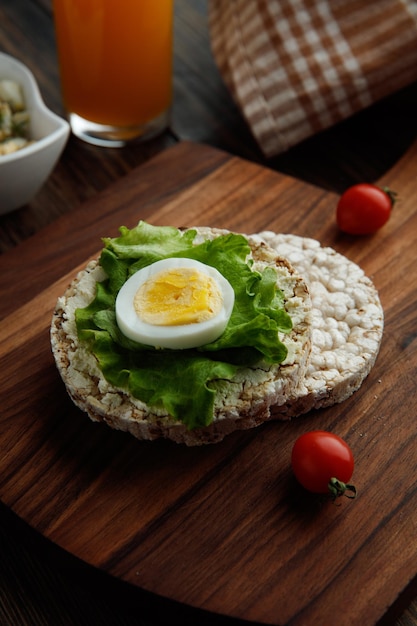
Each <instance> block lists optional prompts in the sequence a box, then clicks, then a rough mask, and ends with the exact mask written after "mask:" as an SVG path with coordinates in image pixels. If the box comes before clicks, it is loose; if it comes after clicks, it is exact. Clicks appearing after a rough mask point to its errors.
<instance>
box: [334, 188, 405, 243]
mask: <svg viewBox="0 0 417 626" xmlns="http://www.w3.org/2000/svg"><path fill="white" fill-rule="evenodd" d="M395 198H396V193H395V192H394V191H391V190H390V189H388V188H387V187H385V188H384V189H381V187H377V186H376V185H372V184H369V183H360V184H358V185H353V187H349V189H347V190H346V191H345V192H344V193H343V194H342V195H341V197H340V199H339V202H338V205H337V209H336V220H337V224H338V226H339V228H340V230H342V231H343V232H345V233H349V234H350V235H370V234H372V233H374V232H375V231H377V230H378V229H379V228H381V226H383V225H384V224H385V223H386V222H387V221H388V219H389V217H390V215H391V210H392V207H393V206H394V203H395Z"/></svg>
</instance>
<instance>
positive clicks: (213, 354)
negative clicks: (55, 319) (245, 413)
mask: <svg viewBox="0 0 417 626" xmlns="http://www.w3.org/2000/svg"><path fill="white" fill-rule="evenodd" d="M195 235H196V231H192V230H189V231H184V232H182V231H180V230H178V229H176V228H172V227H168V226H164V227H157V226H152V225H150V224H147V223H146V222H143V221H142V222H139V224H138V225H137V226H136V227H135V228H133V229H131V230H129V229H127V228H125V227H122V228H121V229H120V236H119V237H117V238H114V239H110V238H107V239H104V240H103V242H104V249H103V250H102V253H101V256H100V264H101V265H102V267H103V269H104V271H105V272H106V274H107V277H108V278H107V279H106V280H104V281H103V282H101V283H97V292H96V296H95V298H94V300H93V301H92V302H91V303H90V305H89V306H87V307H85V308H83V309H77V311H76V323H77V332H78V337H79V339H80V340H81V341H86V342H88V344H89V349H90V350H91V351H92V352H93V354H94V355H95V357H96V359H97V362H98V365H99V367H100V369H101V371H102V372H103V375H104V377H105V378H106V380H107V381H108V382H109V383H111V384H113V385H115V386H117V387H121V388H125V389H127V390H129V392H130V393H131V394H132V396H134V397H135V398H137V399H139V400H141V401H143V402H145V403H146V404H147V405H148V406H150V407H155V408H163V409H165V410H166V411H168V412H169V413H170V414H171V415H172V416H173V417H174V418H175V419H177V420H179V421H181V422H183V423H184V424H185V425H186V426H187V428H189V429H193V428H197V427H201V426H207V425H208V424H210V423H211V421H212V420H213V409H214V401H215V395H216V387H218V386H219V385H221V384H222V381H228V380H231V379H232V378H233V376H234V375H235V374H236V372H237V371H238V370H239V369H241V368H243V367H250V366H254V365H256V364H257V363H260V362H261V361H266V362H268V363H281V362H282V361H283V360H284V359H285V357H286V356H287V350H286V347H285V346H284V344H283V343H282V342H281V340H280V339H279V332H284V333H287V332H289V331H290V330H291V328H292V323H291V318H290V317H289V316H288V314H287V313H286V312H285V310H284V308H283V303H284V299H283V294H282V292H281V291H280V290H279V289H277V288H276V272H275V270H274V269H272V268H270V267H267V268H266V269H264V270H263V271H262V272H257V271H254V270H253V269H252V263H251V262H250V261H248V260H247V258H248V255H249V253H250V246H249V243H248V241H247V239H246V238H245V237H244V236H243V235H236V234H226V235H221V236H219V237H216V238H215V239H213V240H212V241H204V242H203V243H200V244H197V245H194V244H193V242H194V239H195ZM168 257H187V258H192V259H196V260H198V261H201V262H202V263H206V264H207V265H211V266H213V267H215V268H216V269H217V270H218V271H219V272H221V273H222V274H223V276H224V277H225V278H226V279H227V280H228V281H229V282H230V284H231V285H232V287H233V289H234V292H235V306H234V308H233V312H232V315H231V318H230V320H229V323H228V325H227V327H226V330H225V331H224V333H223V334H222V335H221V336H220V337H219V338H218V339H217V340H216V341H214V342H211V343H209V344H206V345H204V346H201V347H200V348H196V349H189V350H168V349H156V348H155V349H154V348H152V347H149V346H145V345H142V344H139V343H136V342H134V341H132V340H130V339H128V338H127V337H125V336H124V335H123V334H122V333H121V331H120V330H119V328H118V326H117V322H116V315H115V301H116V296H117V293H118V291H119V290H120V288H121V287H122V285H123V284H124V283H125V282H126V280H127V279H128V278H129V277H130V276H131V275H132V274H133V273H135V272H137V271H138V270H139V269H141V268H142V267H145V266H147V265H149V264H151V263H154V262H155V261H159V260H161V259H165V258H168Z"/></svg>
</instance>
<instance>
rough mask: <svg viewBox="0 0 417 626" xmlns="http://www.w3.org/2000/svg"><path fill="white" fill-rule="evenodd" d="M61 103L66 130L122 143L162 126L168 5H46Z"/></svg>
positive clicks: (78, 1)
mask: <svg viewBox="0 0 417 626" xmlns="http://www.w3.org/2000/svg"><path fill="white" fill-rule="evenodd" d="M53 9H54V19H55V32H56V41H57V49H58V58H59V66H60V78H61V90H62V97H63V102H64V106H65V108H66V111H67V115H68V119H69V121H70V124H71V128H72V131H73V133H74V134H75V135H76V136H78V137H80V138H81V139H84V140H85V141H88V142H89V143H93V144H96V145H101V146H113V147H116V146H123V145H125V144H126V143H127V142H128V141H131V140H134V139H139V138H141V139H148V138H150V137H153V136H155V135H157V134H159V133H160V132H162V131H163V130H164V128H166V126H167V125H168V122H169V113H170V107H171V100H172V47H173V41H172V39H173V36H172V31H173V0H53Z"/></svg>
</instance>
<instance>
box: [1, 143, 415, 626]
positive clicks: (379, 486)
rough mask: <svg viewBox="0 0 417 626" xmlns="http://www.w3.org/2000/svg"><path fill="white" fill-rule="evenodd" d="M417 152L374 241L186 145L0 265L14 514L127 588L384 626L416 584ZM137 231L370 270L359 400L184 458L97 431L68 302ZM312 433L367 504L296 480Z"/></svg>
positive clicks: (280, 614) (249, 168)
mask: <svg viewBox="0 0 417 626" xmlns="http://www.w3.org/2000/svg"><path fill="white" fill-rule="evenodd" d="M416 146H417V145H414V146H413V147H412V148H411V149H410V151H409V152H408V153H407V155H405V157H404V158H403V159H402V161H401V163H398V164H397V166H396V167H394V168H393V169H392V171H391V172H389V173H388V174H387V175H386V176H385V177H384V180H383V181H381V182H383V183H386V184H389V185H390V186H391V187H392V188H393V189H395V190H396V191H397V192H398V193H399V196H400V200H399V202H398V205H397V206H396V208H395V210H394V213H393V215H392V218H391V220H390V221H389V223H388V224H387V225H386V226H385V227H384V228H383V229H382V230H381V231H379V232H378V233H377V234H376V235H374V236H372V237H364V238H353V237H348V236H344V235H341V234H340V233H339V232H338V230H337V228H336V226H335V218H334V215H335V206H336V201H337V197H336V196H335V195H334V194H331V193H328V192H326V191H324V190H322V189H318V188H315V187H312V186H310V185H307V184H304V183H302V182H300V181H298V180H294V179H292V178H289V177H287V176H283V175H280V174H277V173H274V172H272V171H269V170H267V169H264V168H261V167H259V166H257V165H254V164H252V163H248V162H245V161H243V160H240V159H238V158H236V157H232V156H230V155H227V154H225V153H222V152H219V151H216V150H214V149H212V148H209V147H206V146H202V145H196V144H190V143H183V144H179V145H178V146H176V147H175V148H173V149H170V150H168V151H166V152H164V153H162V154H161V155H159V156H158V157H156V158H155V159H154V160H152V161H150V162H149V163H148V164H146V165H145V166H142V167H141V168H139V169H138V170H136V171H134V172H132V173H131V174H130V175H128V176H127V177H126V178H124V179H122V180H120V181H119V182H118V183H117V184H115V185H113V186H111V187H110V188H109V189H108V190H107V191H105V192H104V193H101V194H100V195H98V196H96V197H95V198H93V199H92V200H90V201H89V202H87V203H86V204H85V205H83V206H82V207H80V209H79V210H78V211H76V212H74V213H72V214H69V215H66V216H64V217H63V218H61V219H59V220H58V221H56V222H54V223H53V224H51V225H50V226H49V227H47V228H46V229H45V230H43V231H42V232H40V233H38V234H37V235H35V236H34V237H33V238H32V239H30V240H28V241H26V242H25V243H24V244H22V245H20V246H19V247H18V248H16V249H15V250H12V251H10V252H8V253H6V254H4V255H3V256H2V257H1V258H0V289H1V294H2V297H1V301H0V316H1V319H2V321H1V322H0V381H1V382H0V406H1V417H0V497H1V500H2V501H3V502H4V503H5V504H6V505H7V506H8V507H10V508H11V509H12V510H13V511H15V512H16V513H17V514H18V515H19V516H20V517H21V518H22V519H24V520H26V522H28V523H29V524H30V525H31V526H32V527H33V528H35V529H37V530H38V531H39V532H41V533H42V534H43V535H44V536H45V537H47V538H49V539H50V540H51V541H53V542H55V543H56V544H58V545H59V546H62V548H64V549H65V550H67V551H69V552H70V553H72V554H74V555H76V556H77V557H79V558H80V559H83V560H84V561H86V562H87V563H89V564H92V565H94V566H96V567H97V568H100V569H102V570H104V571H106V572H108V573H109V574H111V575H113V576H115V577H118V578H120V579H122V580H124V581H127V582H129V583H131V584H132V585H137V586H139V587H142V588H144V589H147V590H150V591H152V592H155V593H157V594H160V595H162V596H165V597H168V598H172V599H175V600H178V601H180V602H183V603H186V604H188V605H191V606H195V607H199V608H202V609H206V610H209V611H214V612H217V613H220V614H224V615H228V616H234V617H239V618H242V619H246V620H251V621H256V622H260V623H266V624H287V623H289V622H291V624H302V625H306V624H320V625H324V624H326V625H327V624H333V623H335V620H337V623H338V624H339V626H343V625H346V626H352V624H367V625H369V624H374V623H375V622H376V621H377V620H378V619H379V618H380V617H381V616H383V615H384V614H385V613H386V611H387V609H388V607H390V606H391V605H392V603H393V602H394V601H395V600H396V598H397V596H398V595H399V594H401V593H403V592H404V590H405V589H406V588H407V586H408V585H409V583H410V582H411V581H413V580H415V578H416V574H417V541H416V529H417V493H416V486H417V482H416V476H417V420H416V415H417V411H416V403H417V395H416V393H415V387H416V374H417V356H416V313H417V298H416V278H415V262H416V250H417V248H416V243H417V242H416V233H417V211H416V208H417V176H416V173H417V147H416ZM139 219H146V220H148V221H150V222H152V223H155V224H170V225H175V226H193V225H211V226H218V227H225V228H229V229H232V230H235V231H240V232H246V233H248V232H258V231H260V230H263V229H266V228H267V229H272V230H275V231H281V232H291V233H294V234H298V235H302V236H306V237H314V238H316V239H318V240H319V241H320V242H321V243H322V245H329V246H332V247H334V248H335V249H336V250H337V251H339V252H341V253H343V254H345V255H346V256H347V257H349V258H350V259H351V260H352V261H355V262H357V263H358V264H359V265H361V266H362V267H363V269H364V270H365V272H366V273H367V274H368V275H369V276H370V277H371V278H372V279H373V281H374V283H375V285H376V287H377V288H378V290H379V292H380V297H381V301H382V304H383V306H384V309H385V316H386V327H385V333H384V339H383V343H382V347H381V351H380V355H379V357H378V360H377V363H376V366H375V367H374V369H373V370H372V372H371V374H370V375H369V377H368V378H367V380H366V381H365V383H364V384H363V386H362V388H361V389H360V390H359V391H358V392H357V393H356V394H355V395H354V396H353V397H352V398H350V399H349V400H347V401H346V402H345V403H343V404H341V405H338V406H334V407H332V408H329V409H326V410H321V411H317V412H314V413H311V414H309V415H306V416H304V417H302V418H299V419H298V420H295V421H292V422H285V423H277V422H275V423H269V424H267V425H264V426H262V427H260V428H258V429H256V430H252V431H247V432H242V433H235V434H233V435H230V436H229V437H228V438H226V439H225V440H224V441H223V442H222V443H221V444H217V445H213V446H206V447H201V448H191V449H187V448H185V447H182V446H178V445H175V444H172V443H170V442H163V441H161V442H154V443H146V442H138V441H136V440H135V439H133V438H132V437H131V436H130V435H127V434H124V433H119V432H114V431H111V430H110V429H108V428H107V427H105V426H103V425H97V424H93V423H91V422H90V421H89V420H88V418H86V417H85V416H84V414H82V413H81V412H80V411H79V410H77V409H76V408H75V407H74V406H73V405H72V403H71V401H70V400H69V398H68V397H67V394H66V392H65V390H64V388H63V385H62V383H61V381H60V378H59V376H58V373H57V372H56V370H55V367H54V363H53V359H52V356H51V352H50V347H49V337H48V329H49V323H50V318H51V314H52V309H53V307H54V304H55V301H56V298H57V297H58V296H59V295H60V294H61V293H62V292H63V291H64V289H65V287H66V285H67V283H68V282H69V280H70V278H72V277H73V276H74V274H75V272H76V268H77V267H79V266H83V265H84V264H85V263H86V261H87V259H88V258H90V257H91V256H92V255H94V254H95V253H96V252H98V250H99V249H100V248H101V237H102V236H116V235H117V228H118V227H119V226H120V225H122V224H123V225H126V226H128V227H132V226H134V225H135V224H136V223H137V221H138V220H139ZM315 428H323V429H328V430H331V431H334V432H336V433H338V434H339V435H341V436H342V437H344V438H345V439H346V440H347V441H348V442H349V444H350V445H351V447H352V449H353V451H354V454H355V458H356V468H355V473H354V482H355V484H356V486H357V488H358V490H359V495H358V498H357V499H356V500H353V501H352V500H347V499H342V502H340V506H336V505H334V504H332V503H330V502H327V501H323V500H321V499H317V498H315V497H312V496H308V495H307V494H305V493H303V492H302V490H301V489H300V488H299V487H298V486H297V484H296V483H295V480H294V478H293V476H292V473H291V470H290V464H289V460H290V453H291V448H292V444H293V442H294V441H295V439H296V437H297V436H298V435H300V434H301V433H302V432H304V431H306V430H310V429H315Z"/></svg>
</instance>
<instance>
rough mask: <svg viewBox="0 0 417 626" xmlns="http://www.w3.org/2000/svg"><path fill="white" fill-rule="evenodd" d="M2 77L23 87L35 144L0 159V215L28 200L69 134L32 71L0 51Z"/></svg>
mask: <svg viewBox="0 0 417 626" xmlns="http://www.w3.org/2000/svg"><path fill="white" fill-rule="evenodd" d="M5 78H6V79H12V80H15V81H16V82H18V83H19V84H20V85H21V86H22V88H23V93H24V98H25V106H26V110H27V111H28V112H29V116H30V126H29V128H30V138H31V139H34V140H35V142H34V143H32V144H30V145H29V146H27V147H25V148H22V149H21V150H18V151H17V152H12V153H11V154H7V155H2V156H0V214H4V213H9V212H10V211H14V210H15V209H18V208H19V207H22V206H23V205H25V204H27V203H28V202H30V200H32V198H33V197H34V196H35V194H36V193H37V192H38V191H39V189H40V188H41V187H42V185H43V183H44V182H45V181H46V179H47V178H48V176H49V174H50V173H51V171H52V169H53V168H54V166H55V164H56V162H57V161H58V159H59V157H60V155H61V153H62V151H63V149H64V147H65V144H66V142H67V140H68V136H69V132H70V127H69V124H68V122H67V121H66V120H64V119H62V118H61V117H59V116H58V115H55V113H53V112H52V111H50V110H49V109H48V108H47V107H46V106H45V103H44V102H43V100H42V97H41V94H40V92H39V88H38V85H37V83H36V81H35V78H34V76H33V74H32V72H31V71H30V70H28V68H27V67H26V66H25V65H23V64H22V63H21V62H20V61H17V60H16V59H14V58H13V57H11V56H9V55H8V54H4V53H2V52H0V80H2V79H5Z"/></svg>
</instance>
